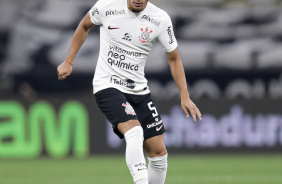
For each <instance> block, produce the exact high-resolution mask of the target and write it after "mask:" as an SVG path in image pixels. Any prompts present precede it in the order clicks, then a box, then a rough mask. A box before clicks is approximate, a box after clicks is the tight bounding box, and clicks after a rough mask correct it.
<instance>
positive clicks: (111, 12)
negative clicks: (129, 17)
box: [105, 9, 125, 17]
mask: <svg viewBox="0 0 282 184" xmlns="http://www.w3.org/2000/svg"><path fill="white" fill-rule="evenodd" d="M105 14H106V17H107V16H115V15H124V14H125V10H124V9H122V10H108V11H106V12H105Z"/></svg>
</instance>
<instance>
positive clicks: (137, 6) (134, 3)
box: [127, 0, 149, 12]
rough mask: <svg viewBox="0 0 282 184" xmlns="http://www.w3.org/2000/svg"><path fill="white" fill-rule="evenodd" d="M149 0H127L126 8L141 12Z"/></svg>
mask: <svg viewBox="0 0 282 184" xmlns="http://www.w3.org/2000/svg"><path fill="white" fill-rule="evenodd" d="M148 1H149V0H127V5H128V9H129V10H130V11H132V12H141V11H142V10H144V9H145V8H146V6H147V3H148Z"/></svg>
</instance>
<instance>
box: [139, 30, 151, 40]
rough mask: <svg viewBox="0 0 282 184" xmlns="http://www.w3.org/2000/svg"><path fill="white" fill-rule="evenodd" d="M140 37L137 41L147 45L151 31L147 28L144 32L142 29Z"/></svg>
mask: <svg viewBox="0 0 282 184" xmlns="http://www.w3.org/2000/svg"><path fill="white" fill-rule="evenodd" d="M141 31H142V33H141V36H139V40H140V41H141V42H142V43H147V42H148V41H150V40H151V38H150V34H151V33H152V32H153V31H152V30H151V31H149V29H148V28H146V29H145V30H144V29H143V28H141Z"/></svg>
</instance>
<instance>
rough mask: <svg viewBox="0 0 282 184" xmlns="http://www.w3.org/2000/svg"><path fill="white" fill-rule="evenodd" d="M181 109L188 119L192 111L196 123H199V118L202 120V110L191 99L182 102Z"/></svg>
mask: <svg viewBox="0 0 282 184" xmlns="http://www.w3.org/2000/svg"><path fill="white" fill-rule="evenodd" d="M181 108H182V110H183V111H184V113H185V115H186V117H187V118H188V117H189V113H188V110H189V111H190V113H191V115H192V117H193V120H194V122H195V123H196V122H197V117H198V118H199V120H202V114H201V112H200V110H199V109H198V107H197V106H196V105H195V104H194V102H193V101H192V100H191V99H190V98H188V99H186V100H181ZM187 109H188V110H187Z"/></svg>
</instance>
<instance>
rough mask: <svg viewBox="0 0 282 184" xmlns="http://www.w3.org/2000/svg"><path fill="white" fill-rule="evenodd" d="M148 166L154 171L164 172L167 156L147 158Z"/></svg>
mask: <svg viewBox="0 0 282 184" xmlns="http://www.w3.org/2000/svg"><path fill="white" fill-rule="evenodd" d="M148 160H149V165H150V167H152V168H153V169H154V170H156V171H166V170H167V166H168V165H167V154H166V155H163V156H159V157H153V158H150V157H148Z"/></svg>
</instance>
